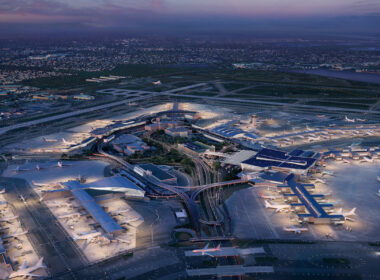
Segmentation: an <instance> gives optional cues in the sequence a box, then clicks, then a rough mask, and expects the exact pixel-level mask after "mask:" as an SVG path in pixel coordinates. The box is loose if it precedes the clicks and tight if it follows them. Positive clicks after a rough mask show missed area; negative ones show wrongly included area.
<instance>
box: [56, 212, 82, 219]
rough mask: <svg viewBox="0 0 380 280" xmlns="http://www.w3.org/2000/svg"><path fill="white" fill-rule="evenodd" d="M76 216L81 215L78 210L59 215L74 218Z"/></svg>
mask: <svg viewBox="0 0 380 280" xmlns="http://www.w3.org/2000/svg"><path fill="white" fill-rule="evenodd" d="M74 217H80V214H79V213H78V212H75V213H64V214H62V215H59V216H58V218H59V219H69V218H74Z"/></svg>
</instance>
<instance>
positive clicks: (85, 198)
mask: <svg viewBox="0 0 380 280" xmlns="http://www.w3.org/2000/svg"><path fill="white" fill-rule="evenodd" d="M71 192H72V194H73V195H74V197H75V198H76V199H77V200H78V201H79V202H80V203H81V204H82V205H83V207H84V208H85V209H86V210H87V211H88V212H89V213H90V215H91V216H92V217H93V218H94V219H95V220H96V221H97V222H98V223H99V224H100V225H101V227H102V228H103V229H104V230H105V231H106V232H107V233H112V232H115V231H119V230H121V229H122V228H121V227H120V226H119V224H118V223H117V222H116V221H114V220H113V219H112V218H111V217H110V216H108V214H107V213H106V212H105V211H104V210H103V208H102V207H100V206H99V204H97V203H96V202H95V199H94V198H93V197H92V196H90V195H89V194H88V193H87V192H86V191H85V190H82V189H74V190H72V191H71Z"/></svg>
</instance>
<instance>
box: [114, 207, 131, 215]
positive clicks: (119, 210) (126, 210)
mask: <svg viewBox="0 0 380 280" xmlns="http://www.w3.org/2000/svg"><path fill="white" fill-rule="evenodd" d="M129 210H130V209H120V208H118V209H117V210H115V211H110V212H109V213H110V214H114V215H120V214H121V213H126V212H128V211H129Z"/></svg>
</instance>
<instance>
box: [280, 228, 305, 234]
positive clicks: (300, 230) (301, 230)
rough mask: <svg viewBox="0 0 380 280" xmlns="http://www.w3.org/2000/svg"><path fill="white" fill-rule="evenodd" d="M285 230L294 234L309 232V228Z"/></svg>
mask: <svg viewBox="0 0 380 280" xmlns="http://www.w3.org/2000/svg"><path fill="white" fill-rule="evenodd" d="M283 229H284V231H289V232H294V233H295V234H301V233H302V232H306V231H309V229H308V228H305V227H295V226H290V227H284V228H283Z"/></svg>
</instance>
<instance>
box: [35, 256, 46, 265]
mask: <svg viewBox="0 0 380 280" xmlns="http://www.w3.org/2000/svg"><path fill="white" fill-rule="evenodd" d="M36 267H46V265H45V264H44V258H43V257H42V258H40V259H39V260H38V262H37V263H36Z"/></svg>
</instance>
